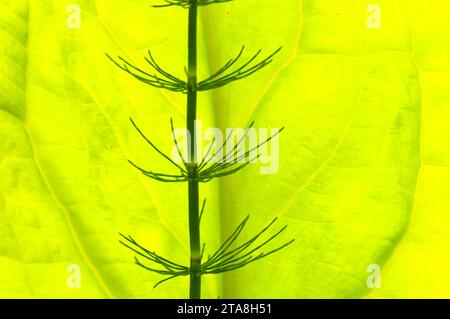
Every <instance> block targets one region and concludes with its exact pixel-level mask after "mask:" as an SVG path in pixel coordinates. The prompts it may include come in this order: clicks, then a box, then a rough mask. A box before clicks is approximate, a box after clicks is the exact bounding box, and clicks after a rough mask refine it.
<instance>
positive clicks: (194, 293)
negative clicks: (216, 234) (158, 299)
mask: <svg viewBox="0 0 450 319" xmlns="http://www.w3.org/2000/svg"><path fill="white" fill-rule="evenodd" d="M188 28H189V31H188V70H187V73H188V74H187V76H188V92H187V129H188V130H189V132H190V136H191V139H190V147H189V163H188V170H189V175H190V176H191V177H196V176H197V173H198V166H197V158H196V157H197V156H196V147H197V141H196V136H195V133H196V132H195V119H196V116H197V88H196V87H197V3H195V2H194V3H193V4H192V6H191V7H190V8H189V26H188ZM198 186H199V185H198V181H197V180H196V179H192V178H191V180H190V181H189V186H188V187H189V192H188V195H189V199H188V200H189V241H190V250H191V263H190V265H191V266H190V287H189V296H190V298H191V299H200V296H201V262H202V261H201V259H202V256H201V249H200V214H199V194H198Z"/></svg>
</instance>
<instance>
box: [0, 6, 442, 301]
mask: <svg viewBox="0 0 450 319" xmlns="http://www.w3.org/2000/svg"><path fill="white" fill-rule="evenodd" d="M155 3H157V2H156V1H147V0H96V1H94V0H78V1H73V0H70V1H69V0H28V1H26V0H1V3H0V67H1V70H0V194H1V196H0V236H1V238H2V240H1V241H0V297H7V298H20V297H22V298H23V297H25V298H36V297H39V298H53V297H63V298H82V297H88V298H107V297H112V298H185V297H187V293H188V279H187V278H177V279H175V280H173V281H170V282H168V283H165V284H164V285H162V286H160V287H158V288H156V289H153V288H152V286H153V285H154V283H155V282H156V281H157V280H158V279H161V278H160V277H158V276H157V275H154V274H152V273H149V272H146V271H145V270H143V269H141V268H138V267H137V266H136V265H134V264H133V256H132V254H130V252H129V251H128V250H127V249H125V248H124V247H122V246H120V245H119V244H118V232H122V233H126V234H131V235H133V236H134V237H135V238H136V239H139V240H140V241H142V242H143V243H144V244H145V246H148V247H150V248H151V249H152V250H157V251H158V252H159V253H161V254H163V255H165V256H169V257H170V258H171V259H174V260H176V261H178V262H180V263H184V264H186V263H187V262H188V259H189V252H188V243H189V241H188V231H187V187H186V185H167V184H160V183H157V182H154V181H150V180H148V179H146V178H145V177H144V176H142V175H140V174H138V172H136V171H135V170H134V169H133V168H132V167H130V165H129V164H128V162H127V159H133V160H134V161H135V162H137V163H139V164H142V165H143V166H145V167H148V168H152V169H154V170H169V169H170V167H169V166H167V165H166V164H165V163H164V162H163V161H161V160H160V158H158V156H157V155H156V154H155V153H154V152H152V150H151V149H149V147H148V145H146V144H145V142H144V141H142V139H141V138H140V137H139V136H138V134H137V132H136V131H135V130H134V129H133V128H132V127H131V125H130V123H129V121H128V117H129V116H132V117H133V118H134V119H135V120H136V122H137V123H138V124H139V125H140V127H141V128H142V130H143V131H144V132H145V133H146V134H147V135H148V136H149V137H151V138H152V140H153V141H154V142H155V143H156V144H158V145H161V146H162V148H163V149H164V150H165V151H171V148H172V146H171V134H170V126H169V120H170V118H171V117H172V118H174V120H175V124H178V126H182V125H183V124H184V118H185V115H186V114H185V96H183V95H182V94H175V93H168V92H166V91H160V90H157V89H154V88H151V87H148V86H145V85H143V84H142V83H140V82H136V81H134V80H133V79H131V78H130V77H128V76H127V75H126V74H123V72H120V71H119V70H117V68H115V67H114V66H113V65H111V63H110V62H109V61H108V60H107V59H106V58H105V52H108V53H110V54H113V55H115V54H120V55H123V56H125V57H127V58H129V59H130V60H132V61H133V62H135V63H136V64H138V65H141V66H144V63H145V62H144V60H143V57H144V55H145V54H146V50H147V49H150V50H152V52H153V53H154V56H155V58H157V60H158V61H159V63H160V64H161V65H163V66H165V67H166V68H167V69H168V70H170V71H171V72H173V73H175V74H177V75H179V76H180V77H182V76H183V74H184V70H183V68H184V65H185V62H186V57H187V48H186V44H187V43H186V36H187V32H186V31H187V12H186V11H185V10H183V9H181V8H164V9H163V8H160V9H155V8H152V7H150V4H155ZM374 3H376V4H377V5H378V6H379V8H381V20H380V21H381V25H380V28H371V27H369V25H368V21H367V20H368V19H369V17H370V14H371V12H370V11H368V7H369V5H371V4H374ZM71 4H77V5H79V7H80V8H81V21H80V22H81V23H80V28H69V27H68V24H67V19H68V18H69V17H70V14H71V13H70V10H69V12H68V10H67V8H68V6H69V5H71ZM449 30H450V2H449V1H447V0H412V1H400V0H376V1H366V0H340V1H330V0H303V1H300V0H283V1H274V0H235V1H232V2H229V3H226V4H221V5H212V6H207V7H202V8H201V14H200V31H199V37H200V43H199V54H200V57H199V67H200V74H201V76H202V77H203V76H206V75H208V74H210V73H211V72H213V71H214V70H216V69H217V68H219V67H220V66H221V65H222V64H223V63H225V62H226V61H227V60H228V59H229V58H230V57H232V56H234V55H235V54H236V53H237V52H238V51H239V49H240V47H241V45H243V44H245V45H246V48H247V50H248V53H247V54H251V53H252V52H253V51H257V50H258V49H259V48H263V49H264V52H267V53H269V52H270V51H273V50H275V49H276V48H278V47H279V46H283V50H282V53H281V54H280V56H278V58H277V59H276V61H275V62H274V63H273V64H271V65H270V66H269V67H267V68H266V69H264V70H263V71H261V72H259V73H257V74H255V75H254V76H252V77H251V78H247V79H245V80H242V81H240V82H236V83H233V84H231V85H230V86H228V87H226V88H223V89H219V90H216V91H213V92H208V93H201V95H200V100H199V117H200V118H201V119H202V120H203V121H204V123H205V125H206V126H218V127H221V128H226V127H244V126H246V125H247V124H248V123H249V122H250V121H251V120H256V124H257V126H259V127H282V126H284V127H286V130H285V131H284V132H283V133H282V135H281V137H280V163H279V165H280V169H279V172H278V173H277V174H274V175H262V174H260V170H259V169H260V166H259V165H256V164H255V165H253V166H251V167H250V168H249V169H247V170H245V171H242V172H240V173H238V174H237V175H233V176H231V177H226V178H224V179H221V180H220V181H215V182H213V183H209V184H207V185H204V184H202V185H201V196H202V197H207V198H208V202H207V209H206V212H205V218H204V219H203V220H202V240H203V241H205V242H206V243H207V250H208V249H209V250H213V249H214V248H215V247H217V246H218V245H219V244H220V242H221V241H222V240H223V239H224V238H225V237H226V236H227V235H228V234H229V233H230V232H231V231H232V229H233V227H234V226H235V225H237V224H238V223H239V221H240V220H241V219H242V218H243V217H244V216H246V215H247V214H250V215H251V219H250V221H251V222H250V224H249V227H248V229H246V230H245V232H244V235H245V236H249V235H251V234H252V233H254V232H255V231H257V230H258V229H259V228H260V227H261V226H262V225H264V224H266V223H267V222H268V221H270V220H271V219H272V218H273V217H275V216H278V217H279V223H280V224H281V225H282V224H288V225H289V227H288V231H287V233H286V234H285V235H284V236H285V238H288V239H289V238H295V239H296V241H295V242H294V244H292V245H291V246H289V247H288V248H286V249H285V250H283V251H281V252H279V253H277V254H274V255H272V256H271V257H268V258H266V259H264V260H262V261H259V262H257V263H255V264H252V265H250V266H247V267H246V268H244V269H241V270H239V271H234V272H231V273H228V274H226V275H224V276H207V277H205V278H204V280H203V283H204V285H203V296H204V297H209V298H217V297H218V296H220V297H237V298H241V297H248V298H257V297H268V298H312V297H315V298H317V297H326V298H337V297H341V298H342V297H344V298H345V297H354V298H359V297H369V298H378V297H450V281H449V279H448V276H446V273H447V269H448V268H449V266H450V258H449V257H448V251H449V250H450V241H449V229H450V218H449V217H448V216H450V215H449V214H448V212H449V211H450V200H449V199H448V198H449V197H448V196H447V194H446V193H447V190H449V189H450V182H449V181H450V169H449V167H450V149H449V145H448V141H450V128H449V126H448V123H447V118H449V116H450V94H449V93H448V87H449V86H450V31H449ZM372 264H377V265H379V266H380V267H381V269H382V270H381V288H377V289H370V288H368V286H367V284H366V280H367V277H368V276H369V275H370V273H368V272H367V268H368V266H369V265H372ZM71 265H78V266H79V268H80V270H81V286H80V287H79V288H71V287H70V285H68V279H69V278H70V275H71V273H70V269H71V268H70V267H71ZM68 267H69V268H68ZM68 270H69V272H68Z"/></svg>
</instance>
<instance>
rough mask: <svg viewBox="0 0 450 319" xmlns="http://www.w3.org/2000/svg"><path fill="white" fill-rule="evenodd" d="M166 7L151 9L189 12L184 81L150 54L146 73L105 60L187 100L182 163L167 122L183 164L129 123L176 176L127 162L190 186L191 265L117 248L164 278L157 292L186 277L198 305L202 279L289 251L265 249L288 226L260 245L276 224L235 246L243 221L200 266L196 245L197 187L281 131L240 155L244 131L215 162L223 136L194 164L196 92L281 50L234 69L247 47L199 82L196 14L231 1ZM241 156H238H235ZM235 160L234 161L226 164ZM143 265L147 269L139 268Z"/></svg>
mask: <svg viewBox="0 0 450 319" xmlns="http://www.w3.org/2000/svg"><path fill="white" fill-rule="evenodd" d="M164 1H165V3H164V4H160V5H155V6H153V7H155V8H164V7H170V6H179V7H181V8H184V9H187V11H188V15H189V16H188V67H187V69H185V71H186V80H182V79H179V78H177V77H176V76H174V75H172V74H170V73H168V72H166V71H165V70H164V69H163V68H162V67H161V66H160V65H159V64H158V63H157V62H156V61H155V59H154V58H153V56H152V54H151V52H150V51H149V52H148V57H146V58H145V60H146V62H147V63H148V64H149V65H150V67H151V68H152V69H153V71H152V72H154V73H151V72H150V71H144V70H142V69H140V68H138V67H137V66H134V65H133V64H131V63H130V62H128V61H127V60H126V59H124V58H122V57H117V58H112V57H111V56H110V55H107V56H108V58H109V59H110V60H111V61H112V62H113V63H114V64H115V65H116V66H118V67H119V68H120V69H122V70H123V71H124V72H126V73H128V74H130V75H131V76H132V77H134V78H136V79H137V80H139V81H141V82H143V83H145V84H148V85H151V86H153V87H156V88H159V89H166V90H170V91H174V92H180V93H183V94H185V95H187V118H186V126H187V130H188V132H189V134H188V136H189V138H188V139H187V158H184V157H183V155H182V153H181V150H180V148H179V144H178V142H177V140H176V137H175V133H174V126H173V122H172V120H171V122H170V125H171V129H172V139H173V141H174V143H175V145H176V147H177V150H178V154H179V155H180V158H181V159H182V164H177V163H176V162H175V161H174V160H172V159H171V158H170V156H168V155H166V154H164V153H163V152H162V151H161V150H160V149H159V148H158V147H156V146H155V145H154V144H153V143H152V142H151V141H150V139H148V138H147V137H146V136H145V135H144V133H143V132H142V131H141V130H140V129H139V127H138V126H137V124H136V123H135V122H134V121H133V120H132V119H130V120H131V123H132V125H133V126H134V128H135V129H136V130H137V131H138V132H139V134H140V135H141V136H142V137H143V138H144V139H145V141H146V142H147V143H148V144H149V145H150V146H151V147H152V148H153V149H154V150H155V151H156V152H157V153H158V154H159V155H161V156H162V157H163V158H164V159H165V160H167V161H169V162H170V164H171V165H172V166H174V168H175V169H176V172H177V173H158V172H153V171H150V170H146V169H144V168H141V167H140V166H138V165H137V164H135V163H133V162H132V161H130V163H131V164H132V165H133V166H134V167H135V168H136V169H138V170H139V171H140V172H141V173H142V174H144V175H145V176H147V177H149V178H151V179H154V180H157V181H160V182H166V183H174V182H175V183H177V182H179V183H187V184H188V207H189V209H188V217H189V237H190V264H189V266H184V265H181V264H178V263H175V262H173V261H171V260H169V259H167V258H164V257H162V256H161V255H159V254H157V253H155V252H154V251H150V250H148V249H147V248H145V247H143V246H142V245H140V244H139V243H138V242H137V241H136V240H134V238H133V237H132V236H126V235H123V234H120V236H121V239H120V243H121V244H123V245H124V246H126V247H127V248H129V249H130V250H132V251H133V252H134V253H135V254H136V255H137V256H136V257H135V262H136V264H137V265H139V266H140V267H142V268H144V269H146V270H148V271H151V272H154V273H158V274H160V275H162V276H164V278H163V279H162V280H160V281H159V282H157V283H156V285H155V287H156V286H158V285H159V284H161V283H163V282H165V281H168V280H170V279H173V278H176V277H180V276H189V277H190V289H189V292H190V298H192V299H199V298H200V297H201V277H202V276H203V275H207V274H220V273H224V272H228V271H232V270H235V269H238V268H241V267H244V266H245V265H248V264H250V263H252V262H255V261H257V260H260V259H262V258H264V257H267V256H269V255H271V254H273V253H275V252H277V251H279V250H281V249H283V248H285V247H286V246H288V245H290V244H291V243H292V242H293V241H294V239H292V240H290V241H288V242H286V243H284V244H282V245H280V246H276V248H272V249H269V250H267V251H264V250H263V249H264V248H266V246H267V245H268V244H270V243H271V242H272V241H273V240H274V239H275V238H277V237H279V236H280V234H281V233H282V232H283V231H284V230H285V229H286V227H287V226H284V227H282V228H281V229H280V230H278V231H276V232H274V233H273V234H272V235H270V236H267V237H268V238H266V239H264V240H263V239H262V236H263V235H267V233H268V232H269V231H270V228H271V227H272V226H273V224H274V223H275V221H276V218H275V219H273V220H272V221H271V222H270V223H269V224H268V225H267V226H266V227H264V228H263V229H262V230H260V231H259V232H258V233H256V234H255V235H254V236H253V237H251V238H250V239H248V240H247V241H245V242H244V243H242V244H236V241H237V239H238V237H239V235H240V234H241V232H242V230H243V229H244V227H245V226H246V224H247V222H248V220H249V216H247V217H246V218H245V219H244V220H243V221H242V222H241V223H240V224H239V225H238V226H237V227H236V229H235V230H234V231H233V232H232V234H231V235H230V236H229V237H228V238H226V240H225V241H224V242H223V243H222V245H221V246H220V247H219V248H218V249H217V250H216V251H215V252H214V253H213V254H211V255H209V256H208V257H207V258H206V261H204V262H202V260H203V257H204V256H203V255H204V251H205V244H203V245H201V244H200V221H201V218H202V215H203V212H204V210H205V204H206V200H204V201H203V204H202V206H201V207H200V205H199V183H205V182H208V181H210V180H212V179H214V178H219V177H223V176H227V175H231V174H234V173H236V172H238V171H240V170H241V169H243V168H244V167H246V166H247V165H248V164H249V163H251V162H254V161H255V159H257V158H258V157H259V156H260V155H261V154H260V150H259V149H260V147H261V146H262V145H263V144H266V143H267V142H269V141H270V140H271V139H272V138H274V137H275V136H276V135H278V134H279V133H280V132H281V131H282V129H281V130H279V131H278V132H277V133H275V134H273V135H272V136H270V137H269V138H267V139H266V140H264V141H263V142H261V143H259V144H258V145H257V146H255V147H253V148H251V149H250V150H248V151H246V152H244V153H239V151H240V150H241V146H242V145H243V143H245V137H246V136H247V134H248V130H249V129H250V128H251V127H252V126H253V123H252V124H251V125H250V126H249V128H248V129H247V130H246V131H245V132H244V134H243V136H242V137H241V138H240V139H239V140H238V141H237V142H236V143H235V144H234V141H233V144H234V146H233V147H232V150H231V151H229V152H228V153H226V152H225V154H224V155H223V156H222V157H220V156H219V160H217V154H218V153H219V152H221V151H222V150H223V149H224V147H225V145H226V143H227V142H228V141H229V138H230V137H231V134H230V135H228V136H227V138H226V139H225V142H224V143H223V144H221V146H220V147H218V148H217V149H215V150H214V151H212V145H213V144H214V143H211V145H210V147H209V148H208V150H207V152H206V153H205V154H204V155H203V157H202V159H201V161H200V162H199V161H197V156H196V149H197V142H198V141H197V137H196V133H195V130H194V127H195V121H196V119H197V92H201V91H207V90H213V89H216V88H219V87H222V86H225V85H227V84H229V83H231V82H234V81H237V80H240V79H243V78H246V77H248V76H250V75H252V74H253V73H255V72H257V71H259V70H261V69H263V68H264V67H266V66H267V65H269V64H270V63H271V62H272V59H273V58H274V56H275V55H276V54H277V53H278V52H279V51H280V50H281V48H279V49H277V50H276V51H275V52H273V53H272V54H270V55H269V56H267V57H266V58H263V59H261V60H260V61H259V62H257V60H258V59H259V56H260V55H261V50H259V51H258V52H256V53H255V54H254V55H253V56H251V58H250V59H249V60H247V61H245V62H244V63H242V64H240V66H238V64H239V61H240V60H241V58H242V54H243V52H244V50H245V46H243V47H242V48H241V50H240V51H239V53H238V54H237V56H236V57H234V58H232V59H230V60H229V61H228V62H226V63H225V65H224V66H223V67H221V68H220V69H219V70H217V71H216V72H215V73H214V74H212V75H211V76H209V77H208V78H206V79H204V80H202V81H197V13H198V8H199V7H200V6H206V5H210V4H220V3H223V2H229V1H231V0H164ZM238 153H239V155H238ZM230 157H233V159H235V160H233V161H231V162H230V161H229V160H228V159H229V158H230ZM142 260H145V263H143V262H142Z"/></svg>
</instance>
